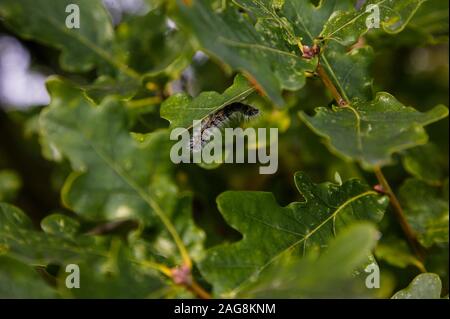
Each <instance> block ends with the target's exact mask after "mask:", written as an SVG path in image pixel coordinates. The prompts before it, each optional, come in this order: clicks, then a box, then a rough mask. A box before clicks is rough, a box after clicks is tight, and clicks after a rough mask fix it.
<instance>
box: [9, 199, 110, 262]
mask: <svg viewBox="0 0 450 319" xmlns="http://www.w3.org/2000/svg"><path fill="white" fill-rule="evenodd" d="M56 219H60V216H58V217H55V216H52V215H50V216H49V217H47V221H46V222H43V224H44V227H43V229H45V230H48V231H50V232H49V233H45V232H42V231H38V230H36V229H35V228H34V227H33V224H32V222H31V220H30V219H29V218H28V216H27V215H25V214H24V213H23V212H22V211H21V210H20V209H18V208H17V207H15V206H12V205H9V204H5V203H0V253H6V254H8V255H10V256H11V257H14V258H16V259H18V260H20V261H23V262H26V263H29V264H39V265H47V264H49V263H71V262H75V261H77V260H80V258H88V257H94V256H99V255H100V256H101V255H104V254H105V253H106V252H107V245H106V241H103V240H96V238H93V237H88V236H80V235H79V234H78V236H77V238H76V240H75V239H74V237H73V236H69V234H64V236H61V234H62V231H63V229H67V227H66V226H61V225H58V226H57V225H52V226H50V225H49V223H50V220H56ZM64 220H65V222H66V223H67V224H69V223H70V224H71V225H74V224H76V221H75V220H72V219H70V218H69V217H65V218H64ZM57 227H59V230H58V231H56V228H57ZM69 227H72V226H69Z"/></svg>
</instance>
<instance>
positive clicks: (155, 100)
mask: <svg viewBox="0 0 450 319" xmlns="http://www.w3.org/2000/svg"><path fill="white" fill-rule="evenodd" d="M161 102H162V99H161V97H159V96H151V97H147V98H144V99H138V100H131V101H128V102H126V106H127V107H128V108H130V109H137V108H140V107H145V106H148V105H157V104H160V103H161Z"/></svg>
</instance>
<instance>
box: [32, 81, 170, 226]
mask: <svg viewBox="0 0 450 319" xmlns="http://www.w3.org/2000/svg"><path fill="white" fill-rule="evenodd" d="M48 90H49V92H50V95H51V97H52V102H51V103H50V105H49V106H48V107H47V108H46V109H44V110H43V112H42V113H41V119H40V124H41V134H42V135H43V137H44V138H45V140H46V141H47V142H48V143H49V144H50V145H52V147H53V148H55V149H57V150H58V153H59V154H63V155H64V156H65V157H67V158H68V159H69V160H70V162H71V164H72V167H73V169H74V171H75V172H74V173H72V174H71V175H70V176H69V178H68V179H67V180H66V183H65V185H64V188H63V189H62V198H63V202H64V203H65V204H66V205H67V206H68V207H70V208H72V209H73V210H74V211H76V212H77V213H78V214H80V215H82V216H83V217H85V218H88V219H92V220H102V219H103V220H105V219H106V220H108V219H115V218H130V217H138V218H140V219H141V220H143V221H145V222H147V223H151V222H152V220H153V218H154V215H153V214H152V211H154V209H155V205H154V203H153V199H152V198H151V197H150V196H151V195H150V192H149V191H150V190H151V191H152V192H153V194H155V193H157V189H158V188H165V189H168V190H171V189H173V188H174V187H175V186H174V185H172V184H171V183H169V179H168V177H166V176H167V175H169V174H170V171H171V167H172V166H171V163H170V158H169V156H168V154H169V151H170V141H169V138H168V135H167V134H166V132H165V131H160V132H155V133H151V134H148V135H135V136H132V135H131V134H130V133H129V132H128V130H127V125H128V122H127V121H128V119H127V115H126V110H125V107H124V105H123V104H122V103H121V102H120V101H118V100H117V99H116V98H107V99H106V100H104V101H103V103H102V104H100V105H99V106H95V105H93V104H91V103H90V102H89V100H87V99H86V98H85V97H84V95H83V94H82V91H81V90H80V89H78V88H76V87H74V86H72V85H71V84H69V83H67V82H63V81H62V80H60V79H57V78H53V79H51V80H49V82H48ZM160 193H161V195H162V197H163V196H164V195H165V194H167V192H162V191H161V192H160ZM150 203H152V204H150ZM156 209H158V208H157V207H156Z"/></svg>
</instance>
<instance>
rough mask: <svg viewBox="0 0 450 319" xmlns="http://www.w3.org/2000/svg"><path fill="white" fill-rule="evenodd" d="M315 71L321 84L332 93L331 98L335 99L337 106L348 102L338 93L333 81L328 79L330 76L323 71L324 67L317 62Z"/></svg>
mask: <svg viewBox="0 0 450 319" xmlns="http://www.w3.org/2000/svg"><path fill="white" fill-rule="evenodd" d="M317 73H318V74H319V77H320V78H321V79H322V82H323V84H324V85H325V87H326V88H327V89H328V90H329V91H330V92H331V94H332V95H333V98H334V99H335V100H336V103H337V104H338V105H339V106H345V105H347V104H348V101H346V100H345V99H344V98H343V97H342V95H341V94H340V93H339V91H338V90H337V89H336V87H335V86H334V84H333V82H332V81H331V80H330V78H329V77H328V74H327V72H325V70H324V68H323V67H322V65H321V64H320V61H319V63H318V64H317Z"/></svg>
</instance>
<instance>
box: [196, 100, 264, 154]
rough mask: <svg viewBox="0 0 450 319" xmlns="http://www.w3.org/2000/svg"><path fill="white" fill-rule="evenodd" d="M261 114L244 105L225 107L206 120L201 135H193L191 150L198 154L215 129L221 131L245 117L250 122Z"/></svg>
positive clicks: (203, 122)
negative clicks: (235, 120) (231, 122)
mask: <svg viewBox="0 0 450 319" xmlns="http://www.w3.org/2000/svg"><path fill="white" fill-rule="evenodd" d="M258 114H259V110H258V109H257V108H254V107H252V106H250V105H247V104H243V103H233V104H230V105H227V106H225V107H224V108H222V109H220V110H219V111H217V112H216V113H214V114H211V115H210V116H209V117H207V118H206V119H204V120H203V121H202V123H201V129H200V134H195V133H194V134H193V136H192V138H191V141H190V144H189V148H190V149H191V151H194V152H198V151H200V150H201V149H202V147H203V146H204V145H205V144H206V143H207V142H208V141H209V139H210V137H211V135H212V134H213V129H214V128H217V129H221V128H223V127H224V126H225V125H227V124H228V123H230V121H231V120H233V119H239V120H241V118H242V117H243V118H244V119H245V120H249V119H251V118H253V117H255V116H257V115H258Z"/></svg>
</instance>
